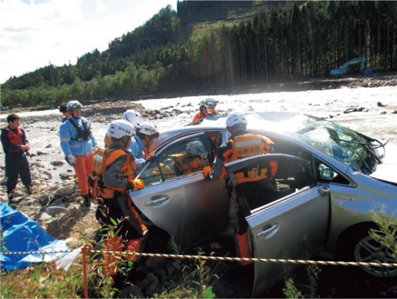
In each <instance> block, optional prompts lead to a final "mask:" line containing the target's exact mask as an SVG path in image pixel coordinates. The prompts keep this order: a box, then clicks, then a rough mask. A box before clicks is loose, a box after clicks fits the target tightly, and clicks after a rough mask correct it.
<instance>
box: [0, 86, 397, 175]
mask: <svg viewBox="0 0 397 299" xmlns="http://www.w3.org/2000/svg"><path fill="white" fill-rule="evenodd" d="M205 98H206V97H205V96H193V97H180V98H167V99H154V100H142V101H137V102H135V103H141V104H142V105H143V106H144V107H145V109H152V110H155V109H156V110H161V111H162V112H166V111H170V112H171V111H172V110H173V109H178V110H180V113H179V114H178V115H177V116H173V117H168V118H162V119H154V120H150V122H152V123H154V124H155V125H157V127H158V128H159V129H160V132H161V131H163V130H167V129H170V128H174V127H176V126H180V125H184V124H187V123H189V122H190V121H191V120H192V118H193V116H194V114H195V113H196V112H197V111H198V106H199V104H200V102H201V101H202V100H204V99H205ZM213 98H215V99H217V100H218V101H219V104H218V106H217V110H218V111H220V112H230V111H249V110H251V109H253V110H255V111H260V112H264V111H275V112H298V113H306V114H310V115H314V116H317V117H327V118H328V119H330V120H331V121H334V122H336V123H339V124H341V125H344V126H347V127H350V128H351V129H353V130H357V131H359V132H361V133H363V134H365V135H368V136H371V137H374V138H387V139H389V140H390V141H393V142H396V143H397V87H396V86H388V87H378V88H356V89H349V88H341V89H331V90H322V91H302V92H277V93H256V94H241V95H216V96H213ZM379 102H380V103H381V104H382V105H381V106H379V105H378V103H379ZM383 106H384V107H383ZM351 107H356V108H360V107H362V108H366V109H368V112H352V113H344V111H346V109H348V108H351ZM165 108H166V109H165ZM366 109H365V110H366ZM393 112H395V114H394V113H393ZM18 115H19V116H21V117H22V127H23V128H24V129H25V130H26V133H27V136H28V139H29V141H30V144H31V147H32V149H31V152H32V153H37V151H41V152H43V153H45V154H46V155H40V156H36V157H33V158H32V159H31V161H32V162H36V161H41V162H43V163H45V164H47V163H48V162H50V161H54V160H63V154H62V151H61V148H60V146H59V136H58V126H59V124H60V120H61V116H60V115H59V112H58V110H47V111H34V112H21V113H18ZM45 115H54V120H53V121H50V122H44V121H38V122H35V123H30V124H24V123H23V117H26V116H45ZM83 115H84V110H83ZM6 116H7V113H4V112H3V113H2V114H1V115H0V127H4V126H5V125H6V123H5V118H6ZM120 117H121V115H120ZM331 117H332V119H331ZM107 125H108V124H107V123H99V122H93V123H92V128H93V134H94V136H95V138H96V139H97V141H98V144H99V145H100V146H103V138H104V136H105V132H106V128H107ZM0 155H1V159H0V161H1V164H3V163H4V154H3V150H2V148H1V149H0ZM46 162H47V163H46ZM3 165H4V164H3ZM69 167H70V166H68V165H64V166H63V167H58V168H55V167H52V166H47V170H48V171H50V172H51V173H52V174H53V178H54V179H55V180H58V179H59V173H61V172H64V171H66V170H67V169H68V168H69Z"/></svg>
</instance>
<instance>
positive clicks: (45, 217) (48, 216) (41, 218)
mask: <svg viewBox="0 0 397 299" xmlns="http://www.w3.org/2000/svg"><path fill="white" fill-rule="evenodd" d="M51 218H52V217H51V216H50V215H48V214H47V213H45V212H44V213H42V214H41V215H40V218H39V219H40V220H42V221H47V220H50V219H51Z"/></svg>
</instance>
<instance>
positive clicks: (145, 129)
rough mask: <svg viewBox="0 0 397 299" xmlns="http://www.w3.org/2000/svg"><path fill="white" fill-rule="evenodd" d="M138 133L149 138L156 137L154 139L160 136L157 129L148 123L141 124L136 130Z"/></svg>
mask: <svg viewBox="0 0 397 299" xmlns="http://www.w3.org/2000/svg"><path fill="white" fill-rule="evenodd" d="M136 131H137V133H139V134H143V135H147V136H150V137H154V138H157V137H159V134H160V133H159V131H158V130H157V128H156V127H155V126H154V125H152V124H151V123H148V122H144V123H141V124H140V125H139V126H138V127H137V128H136Z"/></svg>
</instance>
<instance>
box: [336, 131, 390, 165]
mask: <svg viewBox="0 0 397 299" xmlns="http://www.w3.org/2000/svg"><path fill="white" fill-rule="evenodd" d="M332 139H333V140H338V141H342V142H346V143H353V144H359V145H362V146H364V147H365V149H366V150H367V152H368V153H370V154H371V156H372V157H373V158H374V159H375V160H376V162H377V163H378V164H381V163H382V161H381V160H380V158H379V157H378V155H377V154H376V153H375V152H374V151H373V150H372V149H371V147H370V146H372V144H371V143H370V142H362V141H354V140H345V139H340V138H336V137H334V138H332ZM360 158H361V157H360Z"/></svg>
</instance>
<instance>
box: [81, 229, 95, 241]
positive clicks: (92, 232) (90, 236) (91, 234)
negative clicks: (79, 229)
mask: <svg viewBox="0 0 397 299" xmlns="http://www.w3.org/2000/svg"><path fill="white" fill-rule="evenodd" d="M96 231H97V230H96V229H93V228H91V227H89V228H87V229H86V230H85V231H84V233H83V234H84V236H85V238H86V239H88V240H95V234H96Z"/></svg>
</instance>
